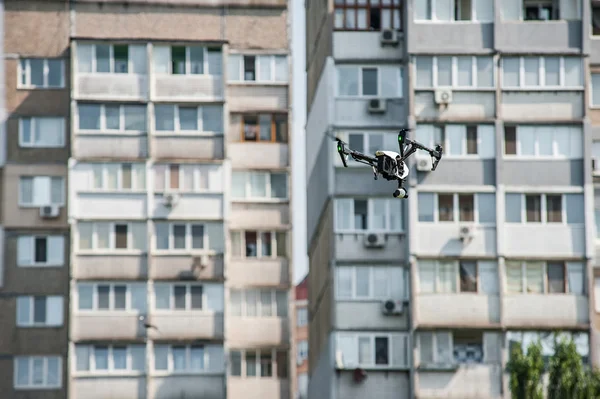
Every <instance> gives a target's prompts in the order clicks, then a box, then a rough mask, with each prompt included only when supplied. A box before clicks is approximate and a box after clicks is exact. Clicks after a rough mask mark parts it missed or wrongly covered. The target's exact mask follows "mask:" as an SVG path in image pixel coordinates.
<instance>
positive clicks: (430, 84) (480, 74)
mask: <svg viewBox="0 0 600 399" xmlns="http://www.w3.org/2000/svg"><path fill="white" fill-rule="evenodd" d="M434 72H435V73H434ZM415 74H416V78H415V79H416V81H415V87H416V88H417V89H431V88H437V87H453V88H458V89H460V88H493V87H494V86H495V79H494V59H493V58H492V57H486V56H481V57H478V56H449V55H448V56H433V57H432V56H417V57H416V60H415Z"/></svg>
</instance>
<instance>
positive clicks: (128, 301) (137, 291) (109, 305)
mask: <svg viewBox="0 0 600 399" xmlns="http://www.w3.org/2000/svg"><path fill="white" fill-rule="evenodd" d="M77 300H78V303H77V308H78V310H79V311H89V310H93V311H131V310H135V311H139V312H145V311H146V284H144V283H125V282H123V283H110V282H98V283H92V282H86V283H77Z"/></svg>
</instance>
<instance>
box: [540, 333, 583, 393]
mask: <svg viewBox="0 0 600 399" xmlns="http://www.w3.org/2000/svg"><path fill="white" fill-rule="evenodd" d="M548 374H549V384H548V399H586V398H587V395H586V393H587V392H586V391H587V389H586V374H587V371H586V370H585V369H584V366H583V362H582V361H581V357H580V356H579V354H578V353H577V346H576V345H575V342H573V340H572V339H569V340H567V339H565V338H563V339H561V340H555V347H554V355H553V356H552V357H551V358H550V366H549V370H548Z"/></svg>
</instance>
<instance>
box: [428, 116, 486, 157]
mask: <svg viewBox="0 0 600 399" xmlns="http://www.w3.org/2000/svg"><path fill="white" fill-rule="evenodd" d="M419 125H420V126H433V127H434V128H438V129H441V132H442V135H443V139H444V140H443V141H442V142H440V143H438V142H436V140H435V137H433V140H430V141H429V142H426V141H419V142H420V143H421V144H423V145H426V146H429V147H431V148H433V147H435V146H436V145H437V144H441V145H442V147H443V148H450V145H449V140H448V135H447V134H446V127H447V126H464V128H465V135H464V136H463V138H462V140H461V147H462V148H461V154H460V155H455V154H450V153H447V152H444V158H452V159H457V160H458V159H482V160H484V159H495V158H496V157H495V153H494V156H493V157H487V156H486V157H484V156H482V155H481V141H482V139H481V132H480V130H479V128H480V127H482V126H491V127H493V128H494V132H495V130H496V129H495V126H494V125H493V124H490V123H444V124H439V123H420V124H419ZM468 126H475V127H476V129H477V153H476V154H467V143H468V138H467V127H468ZM491 139H492V140H493V141H494V150H495V149H496V136H495V135H491ZM417 140H418V139H417Z"/></svg>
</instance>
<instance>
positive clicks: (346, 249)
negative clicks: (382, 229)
mask: <svg viewBox="0 0 600 399" xmlns="http://www.w3.org/2000/svg"><path fill="white" fill-rule="evenodd" d="M368 234H369V233H368V232H364V233H335V241H334V243H335V244H334V245H335V258H336V259H339V260H348V261H356V260H366V261H367V260H368V261H375V262H379V261H393V262H399V261H400V260H401V259H405V257H406V251H407V243H406V241H405V235H404V233H384V235H385V244H384V247H383V248H367V247H366V246H365V244H364V243H365V236H366V235H368Z"/></svg>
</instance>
